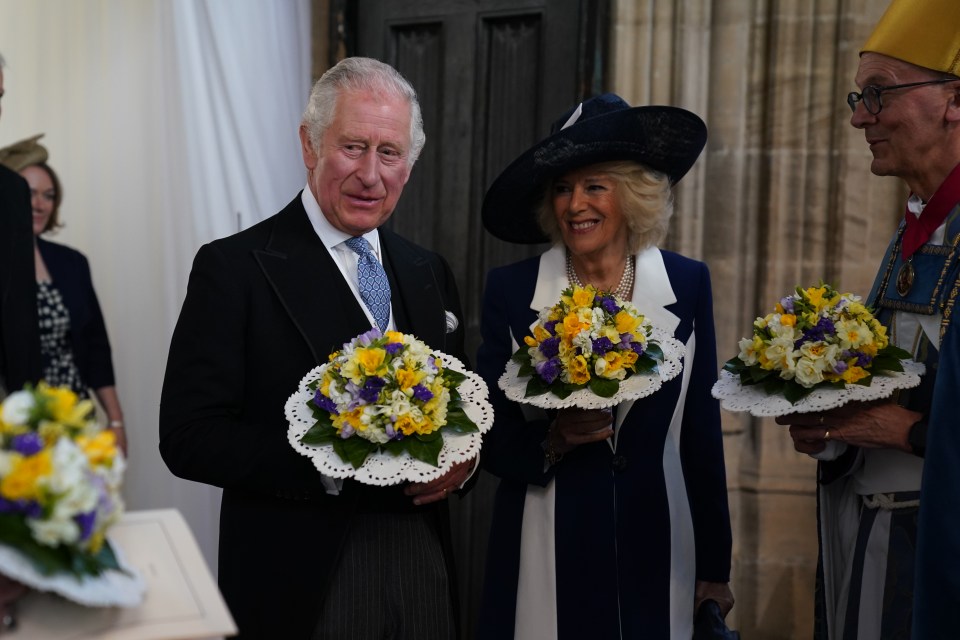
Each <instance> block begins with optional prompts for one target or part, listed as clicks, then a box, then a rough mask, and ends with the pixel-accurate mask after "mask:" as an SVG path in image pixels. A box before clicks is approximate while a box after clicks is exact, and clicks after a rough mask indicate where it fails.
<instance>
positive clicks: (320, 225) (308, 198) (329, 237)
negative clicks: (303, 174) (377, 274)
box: [300, 185, 383, 262]
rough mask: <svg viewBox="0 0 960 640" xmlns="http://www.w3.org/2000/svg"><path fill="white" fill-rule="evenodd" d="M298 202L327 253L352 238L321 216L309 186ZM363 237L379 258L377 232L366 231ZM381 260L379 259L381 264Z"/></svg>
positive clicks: (321, 213) (378, 236)
mask: <svg viewBox="0 0 960 640" xmlns="http://www.w3.org/2000/svg"><path fill="white" fill-rule="evenodd" d="M300 202H301V204H303V208H304V209H305V210H306V212H307V218H309V219H310V225H311V226H312V227H313V230H314V231H315V232H316V234H317V236H318V237H319V238H320V241H321V242H323V246H325V247H326V248H327V251H333V248H334V247H336V246H337V245H340V244H343V243H344V242H346V241H347V240H349V239H350V238H351V237H352V236H351V235H350V234H349V233H345V232H343V231H341V230H340V229H337V228H336V227H335V226H333V225H332V224H330V221H329V220H327V216H325V215H323V211H321V210H320V205H319V204H317V199H316V198H314V197H313V192H312V191H310V185H307V186H306V187H304V188H303V192H302V193H301V194H300ZM363 237H364V238H366V239H367V242H369V243H370V246H371V247H373V252H374V253H375V254H377V255H378V256H380V255H381V254H380V234H379V233H378V232H377V230H376V229H373V230H372V231H368V232H366V233H365V234H363ZM382 260H383V259H382V258H381V262H382Z"/></svg>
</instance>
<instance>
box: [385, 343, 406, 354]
mask: <svg viewBox="0 0 960 640" xmlns="http://www.w3.org/2000/svg"><path fill="white" fill-rule="evenodd" d="M383 349H384V351H386V352H387V353H389V354H390V355H391V356H393V355H396V354H397V352H398V351H401V350H402V349H403V343H402V342H388V343H387V344H385V345H383Z"/></svg>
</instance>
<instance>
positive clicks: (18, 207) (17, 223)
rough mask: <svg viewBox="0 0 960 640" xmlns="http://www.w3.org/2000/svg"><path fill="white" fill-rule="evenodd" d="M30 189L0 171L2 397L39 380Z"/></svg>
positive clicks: (0, 168)
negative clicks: (4, 389) (3, 388)
mask: <svg viewBox="0 0 960 640" xmlns="http://www.w3.org/2000/svg"><path fill="white" fill-rule="evenodd" d="M31 211H32V210H31V207H30V188H29V187H28V186H27V181H26V180H24V179H23V178H21V177H20V176H19V175H18V174H17V173H16V172H14V171H11V170H10V169H8V168H6V167H3V166H0V384H3V385H4V387H5V388H6V390H7V392H13V391H16V390H18V389H20V388H21V387H23V385H24V383H25V382H34V383H35V382H37V380H39V379H40V369H41V363H40V332H39V324H38V321H37V282H36V272H35V271H34V266H33V264H34V260H33V219H32V216H31Z"/></svg>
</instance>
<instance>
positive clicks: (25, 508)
mask: <svg viewBox="0 0 960 640" xmlns="http://www.w3.org/2000/svg"><path fill="white" fill-rule="evenodd" d="M0 513H22V514H23V515H25V516H26V517H28V518H39V517H40V516H41V515H43V509H42V508H41V507H40V503H39V502H37V501H36V500H7V499H6V498H0Z"/></svg>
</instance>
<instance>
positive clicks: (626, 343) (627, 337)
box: [617, 333, 633, 349]
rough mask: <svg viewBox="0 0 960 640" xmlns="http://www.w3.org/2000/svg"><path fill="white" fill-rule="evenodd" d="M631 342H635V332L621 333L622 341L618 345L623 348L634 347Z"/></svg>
mask: <svg viewBox="0 0 960 640" xmlns="http://www.w3.org/2000/svg"><path fill="white" fill-rule="evenodd" d="M631 342H633V334H632V333H621V334H620V343H619V344H618V345H617V346H618V347H620V348H621V349H630V348H632V347H631V346H630V343H631Z"/></svg>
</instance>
